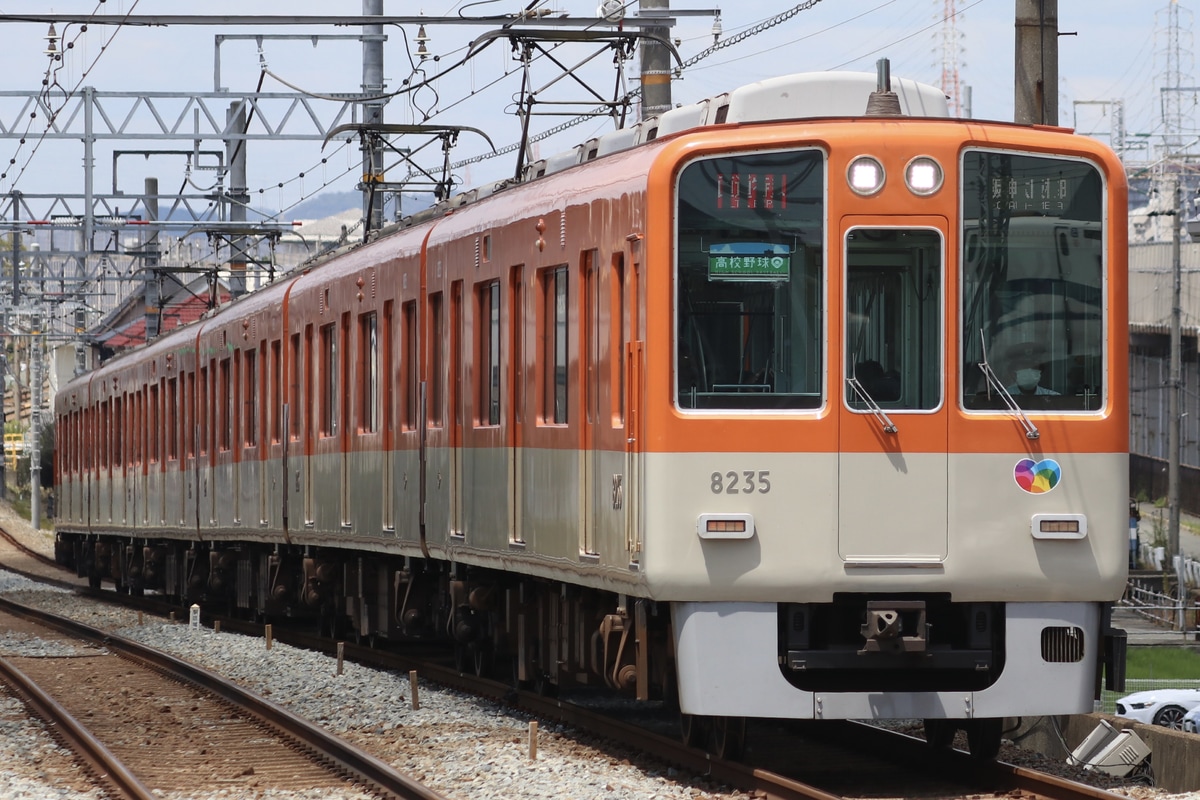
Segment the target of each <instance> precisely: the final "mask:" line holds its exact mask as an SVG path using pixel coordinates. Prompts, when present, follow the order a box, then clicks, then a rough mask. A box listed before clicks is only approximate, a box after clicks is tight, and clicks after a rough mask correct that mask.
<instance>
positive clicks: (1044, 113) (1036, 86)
mask: <svg viewBox="0 0 1200 800" xmlns="http://www.w3.org/2000/svg"><path fill="white" fill-rule="evenodd" d="M1016 2H1017V15H1016V34H1017V35H1016V43H1017V54H1016V62H1015V67H1016V76H1015V80H1014V82H1013V83H1014V86H1015V89H1016V95H1015V97H1014V102H1013V121H1015V122H1018V123H1020V124H1023V125H1057V124H1058V0H1016Z"/></svg>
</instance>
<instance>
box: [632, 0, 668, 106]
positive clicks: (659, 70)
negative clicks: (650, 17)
mask: <svg viewBox="0 0 1200 800" xmlns="http://www.w3.org/2000/svg"><path fill="white" fill-rule="evenodd" d="M639 7H640V9H641V10H642V11H650V10H659V9H661V10H662V11H664V12H665V11H667V10H668V9H670V7H671V2H670V0H641V2H640V3H639ZM645 32H646V33H647V34H649V35H651V36H659V37H662V39H664V40H667V37H669V36H670V35H671V29H670V28H668V27H665V26H664V27H661V28H658V27H655V28H646V29H645ZM671 75H672V72H671V52H670V51H669V50H668V49H667V48H665V47H663V46H662V45H661V44H660V43H658V42H656V41H654V40H652V39H644V40H643V41H642V119H646V118H647V117H655V116H658V115H659V114H661V113H663V112H664V111H670V110H671V107H672V106H671Z"/></svg>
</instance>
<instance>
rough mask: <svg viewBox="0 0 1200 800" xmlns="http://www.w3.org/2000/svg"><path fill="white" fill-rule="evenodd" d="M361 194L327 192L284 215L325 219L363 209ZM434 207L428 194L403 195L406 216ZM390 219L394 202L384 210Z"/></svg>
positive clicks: (392, 215)
mask: <svg viewBox="0 0 1200 800" xmlns="http://www.w3.org/2000/svg"><path fill="white" fill-rule="evenodd" d="M362 203H363V200H362V193H361V192H325V193H324V194H319V195H317V196H316V197H313V198H311V199H309V200H305V201H304V202H303V203H300V204H299V205H297V206H295V207H293V208H290V209H288V210H287V211H286V212H285V213H284V215H283V216H284V217H285V218H287V219H325V218H326V217H332V216H333V215H335V214H340V213H341V212H343V211H348V210H350V209H359V210H361V209H362ZM431 205H433V195H432V194H430V193H428V192H419V193H418V192H404V193H403V194H402V195H401V206H400V208H401V211H402V212H403V214H404V215H405V216H408V215H409V214H415V213H416V212H418V211H421V210H423V209H426V208H429V207H430V206H431ZM384 214H385V215H386V216H387V218H388V219H392V218H393V217H394V215H395V207H394V204H393V201H390V200H389V202H388V205H387V207H386V208H385V209H384Z"/></svg>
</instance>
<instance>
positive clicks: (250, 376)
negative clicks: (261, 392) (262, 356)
mask: <svg viewBox="0 0 1200 800" xmlns="http://www.w3.org/2000/svg"><path fill="white" fill-rule="evenodd" d="M243 361H244V365H245V373H244V374H245V377H244V378H243V381H244V384H243V385H244V386H245V391H244V392H242V414H243V416H244V417H245V420H246V423H245V430H246V447H257V446H258V353H256V352H255V351H253V350H247V351H246V354H245V357H244V358H243Z"/></svg>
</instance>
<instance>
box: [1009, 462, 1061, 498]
mask: <svg viewBox="0 0 1200 800" xmlns="http://www.w3.org/2000/svg"><path fill="white" fill-rule="evenodd" d="M1013 479H1014V480H1015V481H1016V482H1017V486H1020V487H1021V488H1022V489H1024V490H1025V491H1027V492H1029V493H1030V494H1044V493H1046V492H1048V491H1050V490H1051V489H1053V488H1054V487H1055V486H1058V482H1059V481H1060V480H1062V467H1060V466H1059V465H1058V462H1057V461H1055V460H1054V459H1053V458H1046V459H1042V460H1041V461H1034V460H1032V459H1029V458H1022V459H1021V460H1020V461H1018V462H1017V466H1016V467H1015V468H1014V469H1013Z"/></svg>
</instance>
